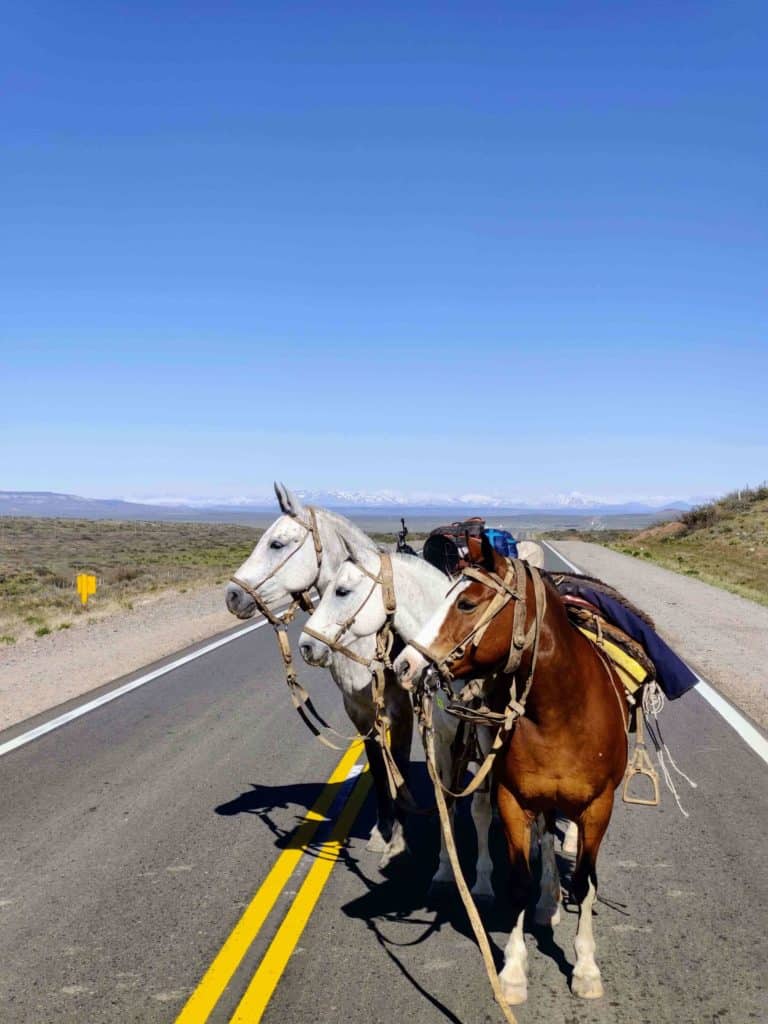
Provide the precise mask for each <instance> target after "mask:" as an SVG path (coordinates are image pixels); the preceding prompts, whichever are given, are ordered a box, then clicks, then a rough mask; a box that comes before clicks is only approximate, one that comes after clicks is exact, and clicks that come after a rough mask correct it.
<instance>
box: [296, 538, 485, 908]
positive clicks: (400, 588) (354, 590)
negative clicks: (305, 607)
mask: <svg viewBox="0 0 768 1024" xmlns="http://www.w3.org/2000/svg"><path fill="white" fill-rule="evenodd" d="M391 559H392V577H393V584H394V591H395V614H394V628H395V631H396V632H397V635H398V636H399V637H401V638H402V639H403V640H404V641H405V642H406V643H409V642H410V641H411V640H412V639H413V638H414V637H415V636H416V634H417V633H418V632H419V630H420V629H421V628H422V626H423V625H424V623H426V622H427V620H428V619H429V618H430V617H431V616H432V615H433V614H434V611H435V609H436V608H439V607H440V606H441V604H442V601H443V599H444V597H445V594H446V591H447V590H448V588H449V586H450V582H449V581H448V580H447V579H446V577H445V576H444V575H443V574H442V573H441V572H439V571H438V570H437V569H435V568H434V567H433V566H431V565H430V564H429V563H428V562H425V561H423V560H422V559H420V558H416V557H414V556H413V555H397V554H393V555H392V556H391ZM380 566H381V558H380V556H379V555H378V554H376V553H375V552H371V551H364V552H362V554H358V555H356V556H355V558H354V559H350V560H349V561H346V562H344V563H343V564H342V565H341V566H340V568H339V570H338V571H337V573H336V576H335V578H334V581H333V583H332V584H331V586H329V587H327V588H326V590H325V593H324V594H323V597H322V599H321V601H320V603H319V604H318V606H317V608H316V609H315V611H314V612H313V614H312V616H311V617H310V619H309V621H308V622H307V628H308V629H311V630H312V633H313V634H319V635H320V636H324V637H327V638H329V639H330V640H331V641H332V642H334V641H337V642H338V643H339V644H341V645H343V646H344V647H347V648H348V649H349V650H351V651H352V652H353V653H354V654H356V655H357V656H359V657H361V658H363V659H371V658H373V657H375V655H376V634H377V633H378V632H379V631H380V630H381V629H382V628H383V627H384V625H385V623H386V620H387V612H386V609H385V604H384V595H383V593H382V586H381V583H377V582H375V580H372V579H371V577H372V576H373V577H377V576H378V575H379V572H380ZM342 623H343V624H344V625H346V626H347V629H346V631H345V632H344V633H343V634H342V635H341V636H339V635H338V634H339V628H340V625H341V624H342ZM299 650H300V651H301V654H302V657H303V658H304V659H305V661H307V662H309V664H310V665H325V666H330V665H331V664H332V663H333V660H332V659H333V658H334V657H336V655H335V654H334V652H333V651H332V649H331V647H330V646H329V645H328V644H326V643H323V642H322V640H320V639H318V637H317V636H314V635H310V633H308V632H303V633H302V634H301V637H300V638H299ZM365 671H368V670H367V669H366V670H365ZM369 674H370V673H369ZM458 724H459V723H458V720H457V719H456V718H455V717H453V716H452V715H448V714H447V713H446V712H444V711H441V710H440V709H439V708H438V707H437V706H435V708H434V725H435V733H436V737H435V738H436V744H435V747H436V753H437V761H438V764H437V768H438V771H439V773H440V778H441V779H442V780H443V782H444V783H445V785H446V786H450V784H451V779H452V775H453V767H454V766H453V756H452V750H451V747H452V743H453V740H454V738H455V736H456V731H457V728H458ZM478 738H479V740H480V743H481V746H482V747H483V748H484V749H483V753H487V751H488V750H489V749H490V745H491V737H490V736H489V734H488V731H487V730H486V729H480V730H479V732H478ZM454 806H455V805H454ZM472 818H473V820H474V823H475V829H476V830H477V853H478V857H477V872H476V880H475V884H474V886H473V887H472V892H473V893H474V894H475V895H476V896H480V897H489V898H490V897H492V896H493V889H492V887H491V873H492V871H493V862H492V861H491V856H490V852H489V849H488V832H489V829H490V824H491V799H490V791H489V790H487V789H486V790H483V789H479V790H477V791H476V792H475V794H474V798H473V800H472ZM452 881H453V875H452V872H451V865H450V861H449V859H448V853H447V850H446V849H445V844H444V842H443V840H442V833H441V848H440V863H439V866H438V869H437V872H436V874H435V876H434V878H433V879H432V884H433V886H439V885H443V884H450V883H452Z"/></svg>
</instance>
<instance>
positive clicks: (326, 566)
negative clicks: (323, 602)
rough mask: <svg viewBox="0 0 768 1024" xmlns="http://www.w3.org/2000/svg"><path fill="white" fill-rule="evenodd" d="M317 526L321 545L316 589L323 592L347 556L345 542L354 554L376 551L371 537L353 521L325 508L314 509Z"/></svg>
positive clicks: (360, 554)
mask: <svg viewBox="0 0 768 1024" xmlns="http://www.w3.org/2000/svg"><path fill="white" fill-rule="evenodd" d="M316 516H317V528H318V531H319V533H320V541H321V543H322V545H323V555H322V558H321V560H320V572H319V574H318V577H317V584H316V586H317V589H318V591H319V592H320V593H321V594H324V593H325V591H326V590H327V588H328V587H329V585H330V584H331V582H332V580H333V578H334V576H335V575H336V571H337V570H338V568H339V566H340V565H341V563H342V562H344V561H346V559H347V558H348V557H349V552H348V551H347V548H346V547H345V544H346V545H348V546H349V549H350V550H351V551H352V553H353V554H354V555H355V556H360V557H362V556H363V555H364V553H365V552H366V551H368V552H370V551H378V548H377V547H376V545H375V544H374V542H373V541H372V540H371V538H370V537H369V536H368V535H367V534H366V533H363V531H362V530H361V529H360V528H359V527H357V526H355V524H354V523H353V522H351V521H350V520H349V519H346V518H345V517H344V516H341V515H339V514H338V513H336V512H329V511H328V510H327V509H324V508H318V509H317V510H316Z"/></svg>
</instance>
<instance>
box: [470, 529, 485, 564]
mask: <svg viewBox="0 0 768 1024" xmlns="http://www.w3.org/2000/svg"><path fill="white" fill-rule="evenodd" d="M467 554H468V556H469V561H470V562H471V563H472V565H482V564H483V543H482V540H481V539H480V537H470V536H469V534H467Z"/></svg>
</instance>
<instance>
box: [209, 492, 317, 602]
mask: <svg viewBox="0 0 768 1024" xmlns="http://www.w3.org/2000/svg"><path fill="white" fill-rule="evenodd" d="M275 494H276V495H277V500H278V502H279V504H280V509H281V511H282V513H283V514H282V515H281V516H280V517H279V518H278V519H276V520H275V522H274V523H272V525H271V526H270V527H269V528H268V529H267V530H265V531H264V533H263V534H262V536H261V537H260V538H259V542H258V543H257V545H256V547H255V548H254V549H253V551H252V552H251V554H250V555H249V556H248V558H247V559H246V560H245V561H244V562H243V564H242V565H241V566H240V568H239V569H238V570H237V572H236V573H235V577H236V579H238V580H241V581H242V582H243V583H245V584H246V585H247V587H248V590H252V591H254V592H255V593H256V594H258V596H259V598H260V599H261V600H262V601H263V602H264V603H265V604H266V605H267V606H268V607H270V608H273V607H274V606H275V605H276V604H279V603H281V602H282V601H285V600H287V599H288V598H290V597H291V596H292V595H294V594H300V593H303V592H304V591H306V590H308V589H309V588H310V587H312V586H313V585H314V584H315V583H316V582H317V578H318V574H319V571H320V556H319V555H318V552H317V550H316V545H315V544H314V543H313V540H314V531H315V530H316V525H315V521H314V519H313V517H312V514H311V512H310V510H309V509H307V508H305V507H304V506H303V505H302V503H301V501H300V500H299V498H298V497H297V496H296V495H295V494H293V493H292V492H291V491H289V490H288V488H287V487H285V485H284V484H278V483H276V484H275ZM225 599H226V602H227V608H229V610H230V611H231V612H232V614H233V615H236V616H237V617H238V618H239V619H249V618H251V617H252V616H253V615H254V613H255V612H256V601H255V600H254V598H253V597H252V596H251V594H249V593H248V591H247V590H246V589H245V588H243V587H242V586H241V585H240V584H239V583H237V582H234V581H233V582H231V583H229V584H228V586H227V588H226V591H225Z"/></svg>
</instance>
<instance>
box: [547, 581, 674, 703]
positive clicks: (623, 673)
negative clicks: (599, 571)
mask: <svg viewBox="0 0 768 1024" xmlns="http://www.w3.org/2000/svg"><path fill="white" fill-rule="evenodd" d="M561 596H562V600H563V604H564V605H565V607H566V611H567V612H568V618H569V619H570V620H571V622H572V623H573V624H574V626H575V627H576V628H577V629H578V630H579V632H581V633H583V634H584V636H586V637H587V639H588V640H591V641H592V643H594V644H596V645H597V646H598V647H599V648H600V650H601V651H602V652H603V654H605V656H606V657H607V658H608V660H609V661H610V662H611V663H612V664H613V667H614V668H615V669H616V673H617V675H618V676H619V678H620V679H621V681H622V683H623V684H624V688H625V690H627V692H628V693H630V694H635V693H636V692H637V691H638V690H639V689H640V687H641V686H644V685H645V684H646V683H650V682H651V681H652V680H654V679H655V678H656V666H655V665H654V664H653V662H652V661H651V659H650V658H649V657H648V655H647V654H646V652H645V649H644V648H643V646H642V645H641V644H639V643H638V642H637V640H634V639H633V638H632V637H631V636H630V635H629V634H628V633H625V632H624V630H623V629H620V628H619V627H618V626H617V625H615V624H614V623H613V622H610V621H609V620H608V619H606V618H605V616H604V615H602V614H601V612H600V609H599V608H596V607H595V605H593V604H590V602H589V601H587V600H586V599H585V598H583V597H577V596H575V595H572V594H563V595H561Z"/></svg>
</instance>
